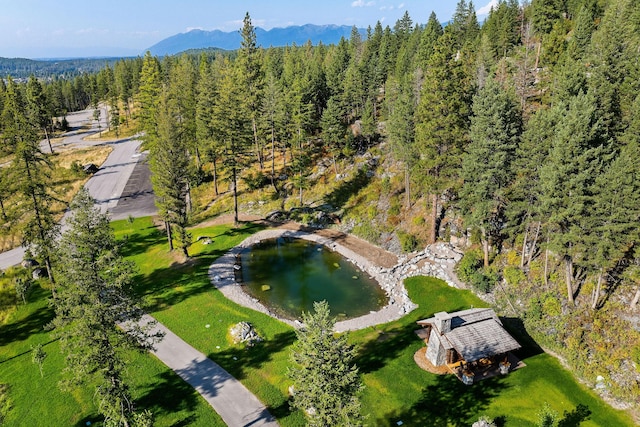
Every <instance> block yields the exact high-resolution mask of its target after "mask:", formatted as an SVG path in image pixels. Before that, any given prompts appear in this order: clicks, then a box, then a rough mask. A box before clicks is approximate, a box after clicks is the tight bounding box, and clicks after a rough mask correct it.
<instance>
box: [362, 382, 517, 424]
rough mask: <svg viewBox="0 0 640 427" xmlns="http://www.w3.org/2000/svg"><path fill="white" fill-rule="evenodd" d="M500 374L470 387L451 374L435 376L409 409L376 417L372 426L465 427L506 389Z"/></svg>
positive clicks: (475, 419)
mask: <svg viewBox="0 0 640 427" xmlns="http://www.w3.org/2000/svg"><path fill="white" fill-rule="evenodd" d="M505 387H506V385H505V384H504V383H503V380H502V378H501V377H493V378H489V379H486V380H483V381H480V382H478V383H476V384H473V385H471V386H467V385H464V384H463V383H462V382H461V381H460V380H458V378H456V377H455V376H453V375H441V376H438V377H436V379H435V382H434V383H433V384H430V385H428V386H427V387H426V388H424V389H423V391H422V396H421V397H420V400H418V401H417V402H416V403H415V404H414V405H413V406H412V407H411V408H409V409H408V410H405V411H395V412H391V413H389V414H387V415H385V416H384V418H381V419H377V420H376V421H375V423H374V424H375V425H378V426H395V425H397V423H398V422H399V421H402V422H403V423H404V424H405V425H416V426H418V425H419V426H433V427H447V426H455V427H463V426H464V427H468V426H470V425H471V424H472V423H473V422H474V421H477V418H478V417H479V415H480V414H482V411H484V410H485V409H486V408H487V407H488V406H489V404H490V403H491V401H492V400H493V399H494V398H495V397H497V396H498V395H499V394H500V393H502V391H503V390H504V389H505Z"/></svg>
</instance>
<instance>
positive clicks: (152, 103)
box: [138, 51, 162, 145]
mask: <svg viewBox="0 0 640 427" xmlns="http://www.w3.org/2000/svg"><path fill="white" fill-rule="evenodd" d="M161 90H162V80H161V75H160V62H158V59H157V58H156V57H154V56H151V53H150V52H149V51H147V53H145V55H144V59H143V63H142V70H141V72H140V87H139V89H138V103H139V105H140V108H139V115H140V128H141V129H142V130H143V131H144V132H145V140H146V141H147V142H148V143H149V145H153V144H154V143H155V141H156V139H157V129H156V123H157V114H158V113H157V103H158V98H159V96H160V92H161Z"/></svg>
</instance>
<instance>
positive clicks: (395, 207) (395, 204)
mask: <svg viewBox="0 0 640 427" xmlns="http://www.w3.org/2000/svg"><path fill="white" fill-rule="evenodd" d="M389 215H390V216H397V215H400V202H399V201H398V198H397V197H394V198H393V199H392V200H391V206H389Z"/></svg>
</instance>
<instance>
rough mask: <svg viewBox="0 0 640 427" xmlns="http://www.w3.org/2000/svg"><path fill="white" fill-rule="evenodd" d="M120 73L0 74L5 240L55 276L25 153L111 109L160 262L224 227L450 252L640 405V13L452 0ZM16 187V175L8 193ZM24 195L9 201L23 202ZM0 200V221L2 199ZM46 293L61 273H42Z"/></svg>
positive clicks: (560, 347)
mask: <svg viewBox="0 0 640 427" xmlns="http://www.w3.org/2000/svg"><path fill="white" fill-rule="evenodd" d="M240 32H241V35H242V38H243V42H242V47H241V48H240V49H239V50H238V51H235V52H224V51H219V50H204V51H196V52H188V53H185V54H182V55H177V56H171V57H164V58H157V57H154V56H152V55H151V54H149V53H147V54H146V55H145V56H144V57H137V58H128V59H121V60H118V61H116V62H115V63H112V64H106V65H105V66H104V68H102V69H101V70H100V71H98V72H95V73H83V74H80V75H78V76H75V77H69V78H57V79H49V80H46V81H45V80H38V79H37V78H35V77H33V76H32V77H31V78H30V79H29V80H28V81H25V82H17V81H14V80H13V79H12V78H11V77H7V78H6V79H5V80H0V112H1V116H0V141H2V146H1V147H0V151H1V152H2V156H3V157H4V158H8V157H9V156H12V158H13V159H14V160H13V161H12V162H11V165H10V166H8V167H3V168H2V170H1V173H0V208H1V212H0V214H1V217H2V221H1V222H2V230H1V232H2V233H4V234H10V233H14V232H15V230H16V227H18V225H19V226H20V231H19V236H18V238H17V240H16V242H17V241H18V240H19V241H20V242H27V243H30V244H33V245H34V247H35V248H38V249H37V250H36V252H37V253H35V254H34V255H35V256H36V257H38V258H39V259H41V260H42V261H43V264H44V265H46V266H49V264H48V262H47V260H48V259H49V257H50V254H49V253H48V252H47V248H49V247H51V246H52V245H51V244H50V242H51V241H52V239H54V236H55V235H56V233H57V231H56V227H55V220H54V216H53V215H52V214H51V212H50V211H49V208H50V206H52V203H53V202H54V201H55V200H57V199H56V197H57V196H56V194H53V193H52V191H51V188H48V187H47V174H48V173H49V172H48V171H49V170H50V168H51V156H52V155H53V154H52V155H49V154H48V153H47V154H45V153H42V151H41V150H40V149H39V147H38V141H40V140H41V139H44V138H45V137H48V135H49V134H55V132H56V131H57V130H60V129H63V128H64V126H65V124H64V123H65V120H64V117H65V115H66V114H67V113H69V112H72V111H77V110H81V109H84V108H88V107H92V108H97V107H98V106H99V105H103V106H106V107H107V108H108V114H109V117H108V123H109V127H110V129H111V131H113V132H115V133H116V135H117V134H118V133H119V132H127V131H130V132H131V133H135V132H141V133H142V134H143V135H144V136H143V137H142V138H143V140H144V147H145V148H146V149H148V150H149V166H150V169H151V172H152V182H153V187H154V192H155V195H156V199H157V206H158V215H159V216H160V218H161V219H162V221H163V222H164V226H165V228H166V230H167V233H168V236H169V238H168V241H169V243H170V244H171V245H172V249H174V246H175V249H176V250H178V251H180V252H181V253H182V254H184V256H185V257H189V247H190V245H191V244H192V243H193V239H192V236H191V234H190V232H189V228H188V227H189V226H190V225H193V224H194V223H196V222H199V221H201V220H203V219H206V218H209V217H212V216H214V215H217V214H220V213H233V215H234V218H235V221H236V222H238V220H239V214H240V213H250V214H255V215H260V216H262V217H269V218H272V219H291V220H295V221H298V222H300V223H304V224H306V225H308V226H311V227H326V226H330V227H335V228H338V229H340V230H341V231H345V232H349V233H352V234H355V235H357V236H359V237H361V238H363V239H365V240H368V241H370V242H372V243H374V244H376V245H379V246H382V247H384V248H385V249H388V250H391V251H393V252H396V253H410V252H412V251H415V250H419V249H421V248H424V247H425V246H426V245H427V244H431V243H434V242H437V241H444V242H447V243H451V244H453V245H454V246H456V247H458V248H460V249H461V250H463V251H464V252H465V255H464V256H463V258H462V260H461V261H460V263H459V264H458V266H457V273H458V277H459V279H460V280H461V281H462V282H464V284H465V285H466V286H467V287H468V288H470V289H473V290H474V291H475V292H476V293H477V294H478V295H479V296H480V297H481V298H482V299H484V300H485V301H486V302H488V303H490V304H491V305H492V306H493V307H494V308H495V309H496V310H497V311H498V312H499V313H500V314H501V315H504V316H509V317H513V318H518V319H520V320H521V322H522V325H523V326H524V328H526V331H527V332H528V334H530V335H531V337H532V338H533V339H534V340H535V341H536V342H537V343H538V344H539V345H540V346H541V347H543V348H544V349H545V350H547V351H549V352H553V353H554V354H555V355H557V356H558V357H559V358H560V359H561V360H562V361H563V363H564V364H565V365H566V366H567V367H568V368H569V369H570V370H571V371H572V372H573V373H574V374H575V375H576V376H577V377H578V378H580V379H581V380H582V381H583V382H585V383H586V384H587V385H588V386H590V387H595V383H596V381H597V380H596V378H600V377H601V378H602V380H598V382H600V383H602V384H604V387H602V388H601V394H603V395H604V396H605V397H606V398H607V399H609V401H610V402H615V403H616V404H618V405H620V406H622V407H625V408H636V409H637V407H638V404H639V403H640V327H638V325H639V324H640V312H639V311H638V310H639V308H638V301H639V300H640V4H639V2H638V1H637V0H532V1H531V2H530V3H528V2H525V3H524V4H520V3H519V2H518V1H517V0H500V1H499V2H498V4H497V6H496V7H495V8H493V9H492V11H491V13H490V14H489V15H488V17H487V18H486V20H485V21H484V22H479V20H478V18H477V16H476V13H475V9H474V6H473V4H472V3H471V2H467V1H466V0H460V1H459V2H458V3H457V7H456V11H455V14H454V16H453V17H452V19H451V20H450V21H449V22H448V23H447V24H446V25H443V23H442V22H440V21H439V19H438V17H437V16H436V15H435V14H433V13H432V14H431V16H430V17H429V20H428V22H426V23H418V22H414V21H413V20H412V18H411V17H410V15H409V13H405V15H404V17H403V18H402V19H400V20H399V21H397V22H396V23H395V24H394V25H393V26H383V25H382V23H380V22H378V23H377V24H376V25H375V26H374V27H370V28H368V29H367V33H366V36H364V37H363V36H361V35H360V33H359V32H358V31H357V29H355V28H354V29H353V31H352V34H351V36H350V37H349V38H348V39H346V38H343V39H342V40H340V42H339V43H338V44H336V45H322V44H319V45H315V46H314V45H311V44H310V43H308V44H305V45H302V46H296V45H291V46H287V47H283V48H274V47H271V48H262V47H259V46H257V44H256V39H255V31H254V27H253V25H252V23H251V19H250V16H249V14H247V15H246V16H245V19H244V26H243V27H242V29H241V30H240ZM16 177H19V178H16ZM16 197H19V200H20V202H16V199H15V198H16ZM7 200H12V202H11V204H10V206H9V205H7V204H6V203H5V202H6V201H7ZM48 270H49V273H50V279H51V280H52V281H55V279H56V278H54V277H52V276H51V269H50V268H49V269H48Z"/></svg>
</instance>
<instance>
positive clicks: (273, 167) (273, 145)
mask: <svg viewBox="0 0 640 427" xmlns="http://www.w3.org/2000/svg"><path fill="white" fill-rule="evenodd" d="M271 186H272V187H273V191H275V192H276V193H277V192H278V187H277V186H276V132H275V129H274V127H273V125H272V126H271Z"/></svg>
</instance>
